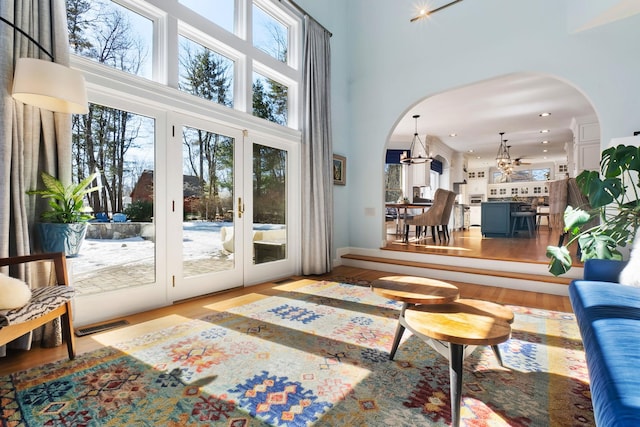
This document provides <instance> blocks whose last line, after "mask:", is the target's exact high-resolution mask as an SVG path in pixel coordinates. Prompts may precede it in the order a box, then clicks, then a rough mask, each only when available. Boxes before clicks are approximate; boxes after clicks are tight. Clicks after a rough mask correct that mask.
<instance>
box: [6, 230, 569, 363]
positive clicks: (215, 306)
mask: <svg viewBox="0 0 640 427" xmlns="http://www.w3.org/2000/svg"><path fill="white" fill-rule="evenodd" d="M461 239H464V237H461ZM389 274H394V275H395V273H388V272H384V271H375V270H366V269H361V268H355V267H346V266H339V267H336V268H335V269H334V270H333V271H332V272H331V273H329V274H326V275H322V276H305V277H296V278H292V279H293V280H292V281H288V282H287V283H286V284H283V283H282V282H268V283H263V284H260V285H256V286H252V287H247V288H238V289H234V290H230V291H227V292H223V293H220V294H216V295H211V296H205V297H201V298H197V299H193V300H189V301H184V302H181V303H177V304H174V305H171V306H168V307H164V308H160V309H157V310H152V311H148V312H144V313H138V314H135V315H131V316H127V317H125V318H124V319H126V320H127V321H128V322H129V325H127V326H124V327H120V328H118V329H114V330H111V331H107V332H103V333H97V334H93V335H88V336H84V337H76V349H77V353H78V354H81V353H84V352H89V351H93V350H96V349H99V348H101V347H104V346H108V345H109V343H110V342H113V341H122V340H126V339H127V337H130V336H131V337H133V336H137V335H140V334H142V333H145V332H149V331H152V330H157V329H160V328H163V327H167V326H169V325H171V324H174V323H175V322H178V321H183V320H184V318H200V317H203V316H205V315H207V314H210V313H211V312H212V310H224V309H226V308H228V307H231V306H235V305H240V304H246V303H248V302H251V301H254V300H256V299H260V298H265V297H266V296H269V295H273V294H274V293H280V292H282V291H283V290H287V289H295V287H296V286H304V285H305V284H308V283H309V281H310V280H323V279H334V280H336V281H340V280H348V281H350V282H358V281H371V280H375V279H377V278H380V277H383V276H386V275H389ZM455 284H456V286H458V287H459V289H460V295H461V297H463V298H475V299H483V300H487V301H493V302H497V303H500V304H512V305H521V306H527V307H535V308H542V309H548V310H556V311H564V312H570V311H571V305H570V302H569V299H568V297H563V296H557V295H548V294H539V293H534V292H525V291H517V290H512V289H505V288H496V287H488V286H481V285H472V284H464V283H455ZM66 359H67V352H66V346H60V347H56V348H47V349H43V348H33V349H32V350H30V351H17V350H9V351H8V355H7V357H5V358H0V375H5V374H9V373H12V372H15V371H18V370H22V369H28V368H30V367H33V366H39V365H42V364H45V363H49V362H54V361H58V360H61V361H64V360H66Z"/></svg>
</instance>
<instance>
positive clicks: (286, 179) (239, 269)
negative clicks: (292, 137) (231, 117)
mask: <svg viewBox="0 0 640 427" xmlns="http://www.w3.org/2000/svg"><path fill="white" fill-rule="evenodd" d="M169 126H170V130H169V132H168V133H170V135H171V137H170V143H169V149H168V152H169V155H168V159H171V160H170V161H169V163H168V165H169V166H168V170H167V175H168V177H169V180H168V181H169V185H168V192H167V193H168V201H169V203H170V206H169V212H168V241H169V242H171V243H170V244H169V246H168V248H167V256H168V258H167V265H168V266H169V267H168V268H169V271H168V274H169V289H168V291H169V292H168V294H169V298H170V299H171V300H172V301H176V300H180V299H184V298H191V297H194V296H199V295H204V294H208V293H212V292H219V291H223V290H226V289H230V288H234V287H239V286H244V285H250V284H254V283H258V282H261V281H264V280H269V279H271V278H275V277H282V276H286V275H291V274H293V273H294V271H295V263H296V259H295V258H294V257H293V255H294V254H295V253H296V252H292V251H291V248H292V246H294V244H293V243H292V241H293V236H294V235H295V234H296V233H292V230H294V228H292V227H291V225H290V222H291V218H294V217H295V216H294V215H293V213H294V212H295V206H294V203H292V202H291V201H292V198H291V194H293V191H295V186H294V185H293V183H294V182H296V181H297V180H292V179H291V176H292V175H291V174H292V173H293V174H294V175H295V174H297V170H296V169H295V168H294V165H295V164H297V162H295V161H292V159H293V158H294V157H295V155H296V154H297V150H294V146H293V145H292V144H290V143H289V144H287V143H285V142H283V141H278V140H277V139H276V138H272V137H264V136H260V135H259V134H257V133H256V134H255V135H253V133H254V132H251V131H247V130H241V129H237V128H233V127H228V126H225V125H221V124H218V123H215V122H212V121H208V120H204V119H200V118H196V117H191V116H186V115H183V114H177V113H174V114H171V115H170V118H169ZM175 159H181V161H180V162H178V161H175ZM295 199H296V198H293V200H295Z"/></svg>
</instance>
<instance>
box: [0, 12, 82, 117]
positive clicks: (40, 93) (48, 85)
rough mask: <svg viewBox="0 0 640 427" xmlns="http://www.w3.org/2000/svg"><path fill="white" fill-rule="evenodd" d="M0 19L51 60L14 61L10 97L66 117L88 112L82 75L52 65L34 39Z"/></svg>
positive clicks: (44, 50) (1, 18)
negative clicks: (63, 114)
mask: <svg viewBox="0 0 640 427" xmlns="http://www.w3.org/2000/svg"><path fill="white" fill-rule="evenodd" d="M51 7H52V2H51V1H50V2H49V11H50V12H51ZM0 20H1V21H2V22H4V23H5V24H7V25H9V26H10V27H11V28H13V29H14V30H15V31H17V32H19V33H20V34H22V35H23V36H25V37H26V38H27V39H29V41H31V42H32V43H33V44H35V45H36V46H37V47H38V48H39V49H40V50H41V51H42V52H44V53H45V54H46V55H47V56H48V57H49V58H51V61H44V60H41V59H36V58H18V59H17V60H16V67H15V71H14V74H13V89H12V91H11V96H13V97H14V98H15V99H17V100H18V101H21V102H23V103H25V104H29V105H33V106H35V107H38V108H42V109H45V110H49V111H55V112H59V113H68V114H86V113H88V112H89V107H88V103H87V90H86V88H85V82H84V77H83V75H82V73H81V72H79V71H76V70H72V69H71V68H69V67H66V66H64V65H61V64H58V63H56V62H53V61H54V57H53V55H52V54H51V53H50V52H49V51H48V50H47V49H45V48H44V47H43V46H42V45H41V44H40V43H38V41H37V40H35V39H34V38H33V37H31V36H30V35H29V34H27V33H26V32H25V31H23V30H22V29H21V28H18V27H17V26H16V25H15V24H14V23H13V22H10V21H8V20H7V19H5V18H3V17H1V16H0ZM52 21H53V19H52ZM52 24H53V22H52ZM51 40H53V25H51ZM52 45H53V43H52Z"/></svg>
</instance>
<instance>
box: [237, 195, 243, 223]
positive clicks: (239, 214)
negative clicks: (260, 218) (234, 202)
mask: <svg viewBox="0 0 640 427" xmlns="http://www.w3.org/2000/svg"><path fill="white" fill-rule="evenodd" d="M243 213H244V204H243V203H242V197H238V218H242V214H243Z"/></svg>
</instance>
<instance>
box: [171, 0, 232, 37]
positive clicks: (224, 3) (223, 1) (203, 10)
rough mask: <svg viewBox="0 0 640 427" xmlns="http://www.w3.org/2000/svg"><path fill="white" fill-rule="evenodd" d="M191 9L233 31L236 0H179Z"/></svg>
mask: <svg viewBox="0 0 640 427" xmlns="http://www.w3.org/2000/svg"><path fill="white" fill-rule="evenodd" d="M179 1H180V3H182V4H183V5H185V6H187V7H188V8H189V9H191V10H193V11H194V12H197V13H198V14H200V15H202V16H204V17H205V18H207V19H208V20H209V21H211V22H213V23H214V24H217V25H219V26H221V27H222V28H224V29H225V30H227V31H229V32H231V33H232V32H233V29H234V28H233V21H234V18H233V17H234V3H235V1H234V0H207V1H202V0H179Z"/></svg>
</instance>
